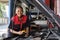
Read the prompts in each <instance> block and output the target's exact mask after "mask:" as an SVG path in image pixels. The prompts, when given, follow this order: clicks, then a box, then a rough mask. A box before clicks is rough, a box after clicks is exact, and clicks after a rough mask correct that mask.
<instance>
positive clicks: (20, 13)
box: [16, 8, 22, 17]
mask: <svg viewBox="0 0 60 40" xmlns="http://www.w3.org/2000/svg"><path fill="white" fill-rule="evenodd" d="M16 14H17V16H18V17H21V16H22V9H21V8H16Z"/></svg>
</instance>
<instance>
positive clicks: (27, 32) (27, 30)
mask: <svg viewBox="0 0 60 40" xmlns="http://www.w3.org/2000/svg"><path fill="white" fill-rule="evenodd" d="M28 35H29V27H27V28H26V35H25V37H28Z"/></svg>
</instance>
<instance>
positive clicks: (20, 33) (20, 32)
mask: <svg viewBox="0 0 60 40" xmlns="http://www.w3.org/2000/svg"><path fill="white" fill-rule="evenodd" d="M10 32H11V33H13V34H18V35H22V34H23V32H22V31H18V32H17V31H14V30H12V29H10Z"/></svg>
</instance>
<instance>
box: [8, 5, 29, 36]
mask: <svg viewBox="0 0 60 40" xmlns="http://www.w3.org/2000/svg"><path fill="white" fill-rule="evenodd" d="M15 13H16V14H15V15H14V16H13V17H12V18H11V22H10V25H9V27H8V28H9V34H8V35H9V37H15V36H21V35H23V34H24V33H26V34H27V35H28V26H29V21H28V18H27V16H26V15H23V8H22V7H21V6H17V7H16V12H15ZM27 35H26V36H27Z"/></svg>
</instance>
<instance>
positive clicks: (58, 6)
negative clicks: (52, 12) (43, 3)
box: [57, 0, 60, 16]
mask: <svg viewBox="0 0 60 40" xmlns="http://www.w3.org/2000/svg"><path fill="white" fill-rule="evenodd" d="M57 15H59V16H60V0H57Z"/></svg>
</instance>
